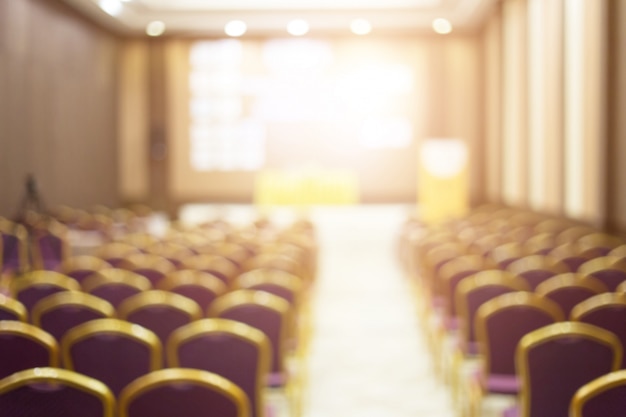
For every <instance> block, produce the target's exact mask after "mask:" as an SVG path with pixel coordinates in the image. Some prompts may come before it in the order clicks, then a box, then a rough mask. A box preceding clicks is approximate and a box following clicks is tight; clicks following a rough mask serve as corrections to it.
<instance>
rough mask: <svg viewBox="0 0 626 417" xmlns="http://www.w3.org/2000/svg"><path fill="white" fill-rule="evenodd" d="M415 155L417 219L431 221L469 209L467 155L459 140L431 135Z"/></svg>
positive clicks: (462, 143) (459, 214)
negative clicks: (416, 163) (417, 166)
mask: <svg viewBox="0 0 626 417" xmlns="http://www.w3.org/2000/svg"><path fill="white" fill-rule="evenodd" d="M419 152H420V154H419V157H418V161H419V169H418V177H417V187H418V189H417V198H418V201H417V209H418V218H419V219H420V220H422V221H424V222H426V223H430V224H434V223H438V222H441V221H444V220H447V219H450V218H455V217H461V216H463V215H465V214H466V213H467V211H468V209H469V179H468V177H469V170H468V163H469V156H468V150H467V146H466V144H465V142H464V141H462V140H460V139H451V138H432V139H426V140H424V142H423V143H422V145H421V147H420V150H419Z"/></svg>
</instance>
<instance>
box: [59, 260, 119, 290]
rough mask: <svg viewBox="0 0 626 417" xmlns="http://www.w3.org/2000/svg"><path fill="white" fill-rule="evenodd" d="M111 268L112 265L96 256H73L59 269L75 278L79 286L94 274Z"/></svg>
mask: <svg viewBox="0 0 626 417" xmlns="http://www.w3.org/2000/svg"><path fill="white" fill-rule="evenodd" d="M107 268H111V264H109V263H108V262H107V261H104V260H102V259H100V258H97V257H95V256H88V255H83V256H73V257H70V258H67V259H66V260H65V261H63V263H62V264H61V265H60V267H59V272H61V273H62V274H65V275H67V276H68V277H71V278H74V279H75V280H76V281H78V283H79V284H82V283H83V281H84V280H85V279H86V278H87V277H88V276H89V275H92V274H93V273H94V272H98V271H101V270H103V269H107Z"/></svg>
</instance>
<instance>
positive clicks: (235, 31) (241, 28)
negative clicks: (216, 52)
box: [224, 20, 248, 38]
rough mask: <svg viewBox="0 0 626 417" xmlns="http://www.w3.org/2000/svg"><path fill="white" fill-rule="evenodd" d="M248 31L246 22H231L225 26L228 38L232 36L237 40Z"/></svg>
mask: <svg viewBox="0 0 626 417" xmlns="http://www.w3.org/2000/svg"><path fill="white" fill-rule="evenodd" d="M247 30H248V26H247V25H246V22H243V21H241V20H231V21H230V22H228V23H226V26H224V32H225V33H226V34H227V35H228V36H232V37H235V38H236V37H239V36H241V35H243V34H244V33H246V31H247Z"/></svg>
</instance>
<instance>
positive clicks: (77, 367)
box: [61, 319, 162, 396]
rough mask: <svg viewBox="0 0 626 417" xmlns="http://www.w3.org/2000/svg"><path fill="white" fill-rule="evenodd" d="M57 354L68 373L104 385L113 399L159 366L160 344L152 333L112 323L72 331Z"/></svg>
mask: <svg viewBox="0 0 626 417" xmlns="http://www.w3.org/2000/svg"><path fill="white" fill-rule="evenodd" d="M61 350H62V354H63V363H64V364H65V366H66V367H67V368H68V369H72V370H74V371H77V372H80V373H81V374H84V375H88V376H90V377H92V378H95V379H97V380H99V381H102V382H104V383H105V384H106V385H107V386H108V387H109V388H110V389H111V391H112V392H113V394H115V395H116V396H117V395H119V393H120V392H121V391H122V389H123V388H124V387H126V386H127V385H128V384H129V383H130V382H132V381H133V380H135V379H136V378H139V377H140V376H142V375H145V374H147V373H149V372H151V371H155V370H157V369H159V368H160V366H161V363H162V353H161V351H162V349H161V343H160V342H159V339H158V338H157V336H156V335H155V334H154V333H153V332H151V331H150V330H148V329H145V328H143V327H139V326H136V325H133V324H131V323H128V322H125V321H122V320H116V319H103V320H95V321H92V322H89V323H85V324H83V325H80V326H77V327H75V328H73V329H72V330H70V331H69V332H68V333H67V337H66V338H65V339H64V340H63V344H62V346H61Z"/></svg>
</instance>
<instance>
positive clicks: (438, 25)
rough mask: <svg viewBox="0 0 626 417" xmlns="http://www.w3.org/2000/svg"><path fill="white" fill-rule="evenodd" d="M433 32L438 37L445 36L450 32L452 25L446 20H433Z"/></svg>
mask: <svg viewBox="0 0 626 417" xmlns="http://www.w3.org/2000/svg"><path fill="white" fill-rule="evenodd" d="M433 30H434V31H435V32H437V33H439V34H440V35H446V34H448V33H450V32H452V23H450V21H449V20H448V19H442V18H439V19H435V20H433Z"/></svg>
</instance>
